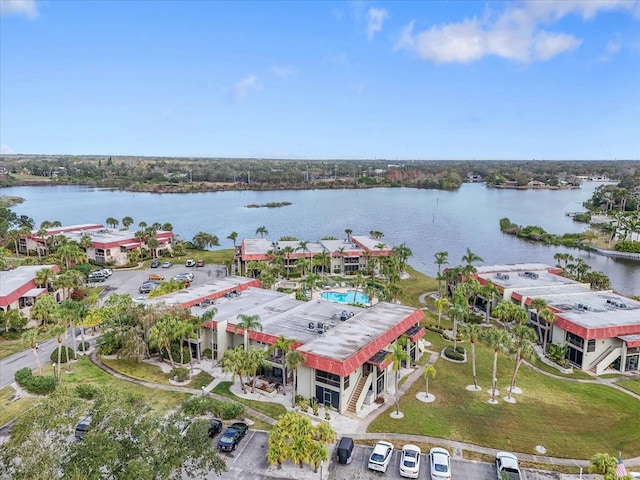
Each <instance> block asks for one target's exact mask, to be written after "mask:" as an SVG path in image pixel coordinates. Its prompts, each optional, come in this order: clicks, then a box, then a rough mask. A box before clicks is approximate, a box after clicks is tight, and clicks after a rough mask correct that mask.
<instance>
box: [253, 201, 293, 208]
mask: <svg viewBox="0 0 640 480" xmlns="http://www.w3.org/2000/svg"><path fill="white" fill-rule="evenodd" d="M287 205H293V203H291V202H269V203H265V204H263V205H258V204H257V203H252V204H250V205H246V207H247V208H280V207H286V206H287Z"/></svg>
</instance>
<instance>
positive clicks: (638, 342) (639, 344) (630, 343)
mask: <svg viewBox="0 0 640 480" xmlns="http://www.w3.org/2000/svg"><path fill="white" fill-rule="evenodd" d="M625 343H626V344H627V348H631V347H640V340H630V341H628V342H625Z"/></svg>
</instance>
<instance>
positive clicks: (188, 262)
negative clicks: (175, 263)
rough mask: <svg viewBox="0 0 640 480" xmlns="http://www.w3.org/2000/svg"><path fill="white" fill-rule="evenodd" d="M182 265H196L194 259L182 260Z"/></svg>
mask: <svg viewBox="0 0 640 480" xmlns="http://www.w3.org/2000/svg"><path fill="white" fill-rule="evenodd" d="M184 266H185V267H195V266H196V261H195V260H191V259H189V260H187V261H186V262H184Z"/></svg>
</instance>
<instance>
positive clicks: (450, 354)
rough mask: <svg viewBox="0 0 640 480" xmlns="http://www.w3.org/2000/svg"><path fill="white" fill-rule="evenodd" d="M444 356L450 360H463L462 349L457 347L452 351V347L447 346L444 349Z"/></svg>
mask: <svg viewBox="0 0 640 480" xmlns="http://www.w3.org/2000/svg"><path fill="white" fill-rule="evenodd" d="M444 355H445V357H447V358H450V359H451V360H458V361H460V360H464V348H462V347H457V348H456V349H455V350H454V349H453V347H452V346H448V347H447V348H445V349H444Z"/></svg>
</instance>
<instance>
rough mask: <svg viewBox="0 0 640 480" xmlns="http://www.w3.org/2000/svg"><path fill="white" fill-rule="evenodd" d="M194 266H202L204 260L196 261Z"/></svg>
mask: <svg viewBox="0 0 640 480" xmlns="http://www.w3.org/2000/svg"><path fill="white" fill-rule="evenodd" d="M196 267H204V260H198V261H197V262H196Z"/></svg>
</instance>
